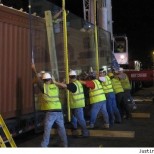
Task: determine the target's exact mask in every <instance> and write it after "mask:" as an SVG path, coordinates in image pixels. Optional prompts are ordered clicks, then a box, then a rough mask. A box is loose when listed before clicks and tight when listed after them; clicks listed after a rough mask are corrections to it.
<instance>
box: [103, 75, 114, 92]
mask: <svg viewBox="0 0 154 154" xmlns="http://www.w3.org/2000/svg"><path fill="white" fill-rule="evenodd" d="M102 87H103V90H104V92H105V94H107V93H109V92H113V88H112V83H111V79H110V78H109V77H108V76H107V75H106V76H105V82H102Z"/></svg>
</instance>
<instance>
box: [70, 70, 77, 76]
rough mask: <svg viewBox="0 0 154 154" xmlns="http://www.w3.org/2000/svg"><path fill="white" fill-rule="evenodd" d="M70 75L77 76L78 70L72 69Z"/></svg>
mask: <svg viewBox="0 0 154 154" xmlns="http://www.w3.org/2000/svg"><path fill="white" fill-rule="evenodd" d="M69 75H70V76H73V75H75V76H76V75H77V74H76V71H74V70H71V71H70V73H69Z"/></svg>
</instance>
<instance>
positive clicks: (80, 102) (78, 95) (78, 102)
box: [69, 80, 85, 108]
mask: <svg viewBox="0 0 154 154" xmlns="http://www.w3.org/2000/svg"><path fill="white" fill-rule="evenodd" d="M73 83H74V84H75V85H76V87H77V90H76V92H75V93H72V92H70V93H69V94H70V107H71V108H81V107H85V98H84V93H83V86H82V84H81V83H80V82H79V81H78V80H76V81H74V82H73Z"/></svg>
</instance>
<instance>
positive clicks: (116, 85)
mask: <svg viewBox="0 0 154 154" xmlns="http://www.w3.org/2000/svg"><path fill="white" fill-rule="evenodd" d="M111 81H112V86H113V90H114V92H115V93H116V94H117V93H120V92H124V90H123V88H122V85H121V82H120V80H119V79H117V78H113V79H112V80H111Z"/></svg>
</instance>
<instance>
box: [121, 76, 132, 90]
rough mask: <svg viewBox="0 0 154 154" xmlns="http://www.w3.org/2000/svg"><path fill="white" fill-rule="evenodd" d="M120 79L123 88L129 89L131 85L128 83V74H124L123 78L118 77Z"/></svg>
mask: <svg viewBox="0 0 154 154" xmlns="http://www.w3.org/2000/svg"><path fill="white" fill-rule="evenodd" d="M120 81H121V84H122V87H123V88H124V90H125V89H131V85H130V82H129V79H128V76H127V75H126V78H125V79H120Z"/></svg>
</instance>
